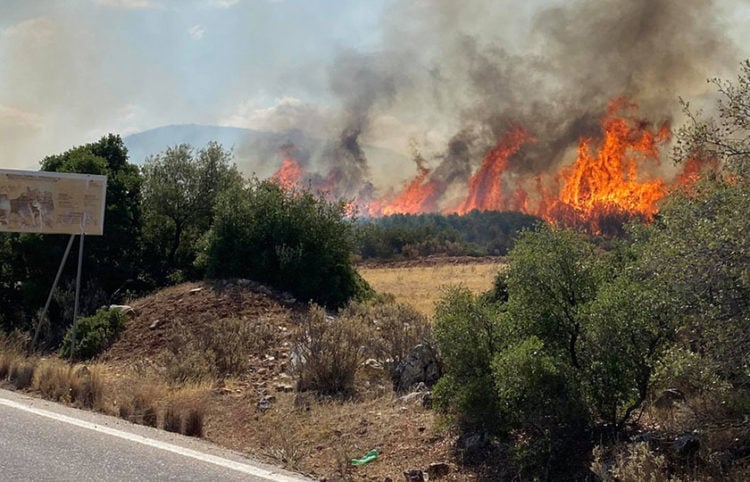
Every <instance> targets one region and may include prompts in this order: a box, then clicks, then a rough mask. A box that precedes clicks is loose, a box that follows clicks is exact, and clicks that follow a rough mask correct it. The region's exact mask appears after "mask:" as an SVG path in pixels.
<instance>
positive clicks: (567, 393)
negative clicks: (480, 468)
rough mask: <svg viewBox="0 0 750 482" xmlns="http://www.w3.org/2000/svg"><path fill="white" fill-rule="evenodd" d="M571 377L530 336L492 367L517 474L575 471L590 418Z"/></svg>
mask: <svg viewBox="0 0 750 482" xmlns="http://www.w3.org/2000/svg"><path fill="white" fill-rule="evenodd" d="M570 372H571V368H570V366H568V365H566V364H562V363H560V361H559V359H557V358H556V357H555V356H553V355H550V354H548V353H546V352H545V349H544V343H542V341H541V340H539V339H538V338H536V337H533V336H532V337H530V338H528V339H526V340H524V341H522V342H520V343H517V344H515V345H513V346H510V347H508V348H507V349H505V350H503V351H502V352H501V353H499V354H498V355H497V356H495V358H494V360H493V362H492V375H493V378H494V382H495V383H494V385H495V387H496V389H497V410H498V416H499V417H500V420H501V421H502V422H503V424H504V425H505V430H506V431H507V432H508V433H511V434H512V435H513V438H514V442H515V443H514V456H515V460H516V464H517V465H518V466H519V468H520V470H519V471H520V472H521V473H522V474H523V473H524V472H528V473H529V474H530V475H532V476H539V475H541V476H542V478H544V479H549V477H550V475H552V474H555V473H558V474H559V473H570V472H571V471H573V470H575V469H574V467H570V466H575V463H576V462H575V456H576V455H577V454H576V450H577V449H578V448H579V446H580V445H581V442H583V445H584V446H585V444H586V442H585V440H586V438H585V435H586V432H587V429H588V428H589V426H590V415H589V414H588V413H587V410H586V406H585V404H584V402H583V399H582V397H581V394H580V390H579V389H578V387H577V384H576V378H575V376H573V374H572V373H570ZM571 456H573V457H571ZM571 459H572V460H571ZM571 462H572V463H571ZM524 467H529V468H528V469H527V470H524ZM571 469H573V470H571ZM550 471H552V472H551V473H550Z"/></svg>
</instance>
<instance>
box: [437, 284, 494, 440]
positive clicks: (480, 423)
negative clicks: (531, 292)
mask: <svg viewBox="0 0 750 482" xmlns="http://www.w3.org/2000/svg"><path fill="white" fill-rule="evenodd" d="M504 330H505V326H504V325H503V321H502V313H501V312H500V310H499V308H498V306H497V305H494V304H492V303H489V302H486V301H485V300H483V299H482V298H477V297H475V296H474V295H472V293H471V292H470V291H469V290H468V289H467V288H452V289H449V290H448V291H447V293H446V294H445V296H444V297H443V299H441V300H440V302H439V303H438V304H437V306H436V314H435V329H434V332H435V340H436V342H437V345H438V347H439V349H440V353H441V356H442V358H443V364H444V366H443V368H444V371H445V375H444V376H443V377H442V378H441V379H440V381H439V382H438V384H437V385H436V386H435V391H434V403H435V406H436V407H437V408H438V409H440V410H441V411H443V412H444V413H449V414H455V415H458V416H459V420H458V422H459V423H460V425H461V426H463V427H464V428H466V429H474V428H486V429H490V430H491V431H497V430H498V429H499V427H500V425H501V421H500V420H499V412H498V409H497V391H496V389H495V386H494V382H493V378H492V370H491V365H492V360H493V358H494V357H495V355H496V354H497V353H498V352H499V351H500V350H501V349H502V348H503V347H504V346H505V343H507V341H506V336H505V333H504Z"/></svg>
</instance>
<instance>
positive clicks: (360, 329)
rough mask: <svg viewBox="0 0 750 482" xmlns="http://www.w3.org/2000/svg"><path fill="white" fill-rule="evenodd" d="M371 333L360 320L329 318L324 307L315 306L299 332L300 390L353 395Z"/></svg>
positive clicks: (298, 365)
mask: <svg viewBox="0 0 750 482" xmlns="http://www.w3.org/2000/svg"><path fill="white" fill-rule="evenodd" d="M368 331H369V330H368V327H367V326H366V325H364V324H363V323H361V322H359V321H358V320H357V319H356V318H343V317H342V318H339V319H332V318H331V319H329V318H327V317H326V312H325V310H324V309H323V308H321V307H319V306H317V305H311V306H310V310H309V312H308V314H307V315H306V316H305V317H304V318H303V319H302V324H301V326H300V328H299V331H298V333H297V352H298V356H299V363H298V364H297V367H296V370H297V375H298V377H299V378H298V383H297V389H298V390H299V391H306V390H314V391H316V392H318V393H320V394H323V395H344V396H346V395H351V394H352V393H353V392H354V378H355V374H356V372H357V367H358V366H359V364H360V362H361V361H362V360H363V354H364V348H363V346H364V345H365V343H368V342H369V340H368V338H369V337H368Z"/></svg>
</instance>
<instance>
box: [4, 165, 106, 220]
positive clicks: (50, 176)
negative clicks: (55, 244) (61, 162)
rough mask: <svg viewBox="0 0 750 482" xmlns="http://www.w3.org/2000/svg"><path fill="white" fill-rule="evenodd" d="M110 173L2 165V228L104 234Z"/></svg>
mask: <svg viewBox="0 0 750 482" xmlns="http://www.w3.org/2000/svg"><path fill="white" fill-rule="evenodd" d="M106 195H107V176H97V175H94V174H68V173H62V172H44V171H19V170H14V169H0V232H14V233H61V234H87V235H101V234H102V232H103V229H104V205H105V200H106Z"/></svg>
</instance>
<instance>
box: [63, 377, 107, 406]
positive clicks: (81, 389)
mask: <svg viewBox="0 0 750 482" xmlns="http://www.w3.org/2000/svg"><path fill="white" fill-rule="evenodd" d="M71 370H72V371H73V376H72V377H71V379H70V380H71V387H70V398H71V401H72V402H73V403H74V404H76V405H78V406H80V407H84V408H90V409H94V410H97V411H99V412H102V411H104V385H105V383H104V378H103V376H102V374H101V372H100V370H99V369H98V368H96V367H92V368H88V367H86V366H82V367H79V368H77V369H76V368H73V367H71Z"/></svg>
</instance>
